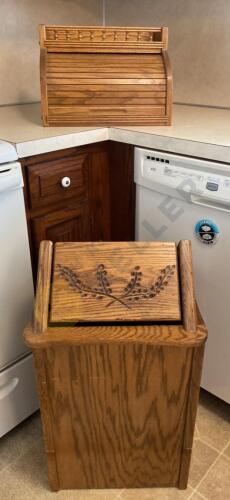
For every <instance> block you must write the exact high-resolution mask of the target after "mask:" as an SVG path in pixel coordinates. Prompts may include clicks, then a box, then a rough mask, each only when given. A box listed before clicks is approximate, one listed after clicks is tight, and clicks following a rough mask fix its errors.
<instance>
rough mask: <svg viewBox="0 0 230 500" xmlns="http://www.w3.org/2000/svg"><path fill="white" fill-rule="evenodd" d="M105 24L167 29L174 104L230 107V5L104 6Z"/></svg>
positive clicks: (156, 0) (219, 0) (210, 0)
mask: <svg viewBox="0 0 230 500" xmlns="http://www.w3.org/2000/svg"><path fill="white" fill-rule="evenodd" d="M106 24H108V25H123V26H125V25H127V26H135V25H136V26H138V25H139V26H142V25H143V26H144V25H145V26H146V25H148V26H154V25H156V26H157V25H160V26H161V25H165V26H168V27H169V53H170V56H171V61H172V66H173V74H174V101H179V102H186V103H196V104H206V105H213V106H226V107H230V0H106Z"/></svg>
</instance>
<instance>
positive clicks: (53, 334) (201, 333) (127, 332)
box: [24, 323, 207, 349]
mask: <svg viewBox="0 0 230 500" xmlns="http://www.w3.org/2000/svg"><path fill="white" fill-rule="evenodd" d="M24 337H25V341H26V343H27V344H28V346H29V347H30V348H33V349H41V348H45V347H50V346H52V345H53V346H54V345H77V344H101V343H104V344H109V343H110V342H113V343H114V344H149V345H158V346H175V347H184V348H186V347H197V346H199V345H202V344H203V343H204V342H205V341H206V338H207V329H206V327H205V326H203V325H199V326H198V328H197V330H196V332H187V331H186V330H184V328H183V326H182V325H145V324H141V325H137V324H135V323H134V324H132V325H131V324H130V325H126V324H125V323H121V324H114V325H112V326H108V325H106V326H103V325H101V324H100V323H99V324H92V326H81V325H80V324H79V325H78V326H77V328H76V326H72V325H65V326H60V325H58V326H53V325H52V326H50V327H49V328H48V329H47V330H46V331H45V332H44V333H43V334H42V335H39V336H36V335H34V332H33V327H32V325H28V326H27V328H26V329H25V332H24Z"/></svg>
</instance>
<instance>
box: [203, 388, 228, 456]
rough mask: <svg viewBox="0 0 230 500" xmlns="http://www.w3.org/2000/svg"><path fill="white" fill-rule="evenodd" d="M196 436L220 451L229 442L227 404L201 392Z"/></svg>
mask: <svg viewBox="0 0 230 500" xmlns="http://www.w3.org/2000/svg"><path fill="white" fill-rule="evenodd" d="M196 425H197V432H198V436H199V437H200V438H201V439H203V440H204V441H206V443H208V444H210V445H211V446H213V447H214V448H216V449H217V450H219V451H221V450H222V449H223V447H224V446H226V444H227V442H228V441H229V440H230V408H229V405H228V404H227V403H225V402H224V401H221V400H220V399H218V398H216V397H215V396H212V395H211V394H209V393H208V392H206V391H201V394H200V404H199V407H198V412H197V419H196Z"/></svg>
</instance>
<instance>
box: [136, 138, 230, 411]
mask: <svg viewBox="0 0 230 500" xmlns="http://www.w3.org/2000/svg"><path fill="white" fill-rule="evenodd" d="M134 171H135V174H134V179H135V183H136V240H141V241H150V240H160V241H169V240H170V241H176V242H178V241H179V240H181V239H190V240H191V241H192V249H193V264H194V272H195V285H196V294H197V300H198V303H199V307H200V310H201V312H202V314H203V317H204V319H205V321H206V323H207V326H208V332H209V337H208V341H207V344H206V350H205V359H204V368H203V375H202V383H201V385H202V387H204V388H205V389H207V390H208V391H209V392H211V393H212V394H215V395H216V396H218V397H219V398H221V399H223V400H225V401H227V402H228V403H230V165H228V164H224V163H217V162H209V161H206V160H197V159H195V158H190V157H183V156H180V155H176V154H168V153H164V152H160V151H153V150H148V149H142V148H135V167H134Z"/></svg>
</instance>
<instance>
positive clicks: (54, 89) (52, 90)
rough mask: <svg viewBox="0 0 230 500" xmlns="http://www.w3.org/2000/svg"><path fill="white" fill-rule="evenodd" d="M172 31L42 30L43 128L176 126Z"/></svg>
mask: <svg viewBox="0 0 230 500" xmlns="http://www.w3.org/2000/svg"><path fill="white" fill-rule="evenodd" d="M167 47H168V29H167V28H165V27H160V28H115V27H106V28H105V27H100V26H99V27H95V26H88V27H82V26H45V25H41V26H40V54H41V58H40V75H41V101H42V118H43V124H44V125H45V126H47V125H55V126H57V125H72V126H73V125H81V126H84V125H94V126H101V125H103V126H104V125H105V126H109V125H170V124H171V114H172V73H171V67H170V61H169V57H168V53H167Z"/></svg>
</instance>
